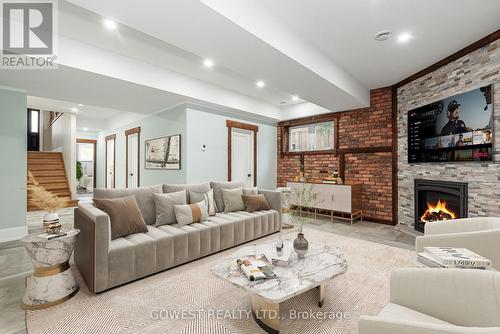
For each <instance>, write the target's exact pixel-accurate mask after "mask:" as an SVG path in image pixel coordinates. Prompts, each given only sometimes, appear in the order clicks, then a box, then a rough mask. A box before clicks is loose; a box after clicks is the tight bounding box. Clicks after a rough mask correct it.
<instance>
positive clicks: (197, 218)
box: [174, 201, 208, 226]
mask: <svg viewBox="0 0 500 334" xmlns="http://www.w3.org/2000/svg"><path fill="white" fill-rule="evenodd" d="M174 212H175V218H176V219H177V224H179V226H184V225H189V224H192V223H199V222H202V221H204V220H207V218H208V212H207V207H206V206H205V201H201V202H198V203H194V204H185V205H174Z"/></svg>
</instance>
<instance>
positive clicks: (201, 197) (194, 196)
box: [189, 189, 217, 216]
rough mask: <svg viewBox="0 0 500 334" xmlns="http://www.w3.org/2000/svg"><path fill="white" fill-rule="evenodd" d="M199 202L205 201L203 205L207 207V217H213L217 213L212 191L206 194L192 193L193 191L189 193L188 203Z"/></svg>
mask: <svg viewBox="0 0 500 334" xmlns="http://www.w3.org/2000/svg"><path fill="white" fill-rule="evenodd" d="M201 201H205V205H206V206H207V211H208V215H209V216H215V213H216V212H217V208H216V207H215V200H214V190H213V189H210V190H209V191H207V192H202V193H199V192H194V191H191V190H190V191H189V203H191V204H193V203H198V202H201Z"/></svg>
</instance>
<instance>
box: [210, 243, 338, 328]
mask: <svg viewBox="0 0 500 334" xmlns="http://www.w3.org/2000/svg"><path fill="white" fill-rule="evenodd" d="M276 242H277V240H273V241H271V242H267V243H264V244H257V245H250V246H246V247H243V248H241V249H239V250H238V251H237V252H236V253H234V254H233V255H232V256H231V257H230V258H227V259H224V260H222V261H219V262H217V263H216V264H215V265H214V266H213V267H212V270H211V271H212V273H213V274H214V275H216V276H217V277H219V278H221V279H224V280H226V281H228V282H230V283H231V284H233V285H235V286H238V287H240V288H242V289H244V290H246V291H248V292H250V293H251V294H252V311H253V315H254V318H255V320H256V321H257V323H258V324H259V326H261V327H262V328H263V329H264V330H266V331H267V332H268V333H279V331H280V318H281V316H280V311H279V310H280V308H279V305H280V303H281V302H283V301H285V300H288V299H290V298H292V297H294V296H296V295H299V294H301V293H303V292H305V291H308V290H310V289H313V288H318V289H319V303H318V304H319V307H322V306H323V302H324V298H325V296H324V293H325V285H326V283H327V282H328V281H329V280H331V279H332V278H334V277H336V276H338V275H340V274H343V273H345V272H346V271H347V262H346V260H345V258H344V254H343V253H342V251H341V250H340V249H339V248H337V247H331V246H329V245H325V244H324V243H323V242H320V241H315V240H313V241H309V251H308V252H307V254H306V255H305V257H304V258H301V259H300V258H298V257H297V254H296V253H295V252H292V255H291V261H290V265H289V266H287V267H282V266H274V267H273V271H274V272H275V273H276V275H277V276H278V277H277V278H274V279H268V280H261V281H253V282H252V281H249V280H248V279H247V278H246V277H245V276H244V275H243V274H242V273H241V272H240V270H238V268H237V266H236V260H237V259H238V258H242V257H245V256H248V255H260V254H274V253H275V252H276V250H275V246H276ZM284 243H285V247H292V248H293V246H292V243H293V241H292V239H285V240H284Z"/></svg>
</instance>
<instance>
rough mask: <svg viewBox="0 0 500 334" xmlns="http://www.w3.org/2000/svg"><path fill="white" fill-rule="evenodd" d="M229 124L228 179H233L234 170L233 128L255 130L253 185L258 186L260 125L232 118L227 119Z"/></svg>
mask: <svg viewBox="0 0 500 334" xmlns="http://www.w3.org/2000/svg"><path fill="white" fill-rule="evenodd" d="M226 126H227V147H228V150H227V153H228V156H227V171H228V174H227V180H228V181H231V172H232V170H231V169H232V166H231V165H232V153H233V146H232V145H233V143H232V136H233V135H232V133H233V128H237V129H243V130H249V131H252V132H253V185H254V187H255V186H257V133H258V132H259V127H258V126H257V125H253V124H247V123H241V122H236V121H232V120H229V119H228V120H226Z"/></svg>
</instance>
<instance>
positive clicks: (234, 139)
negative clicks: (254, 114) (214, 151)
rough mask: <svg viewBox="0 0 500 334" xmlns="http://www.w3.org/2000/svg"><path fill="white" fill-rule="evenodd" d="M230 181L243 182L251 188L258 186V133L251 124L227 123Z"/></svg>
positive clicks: (256, 128)
mask: <svg viewBox="0 0 500 334" xmlns="http://www.w3.org/2000/svg"><path fill="white" fill-rule="evenodd" d="M226 124H227V126H228V146H229V147H228V148H229V150H228V180H229V181H243V182H245V184H246V185H247V186H249V187H253V186H256V185H257V133H258V127H257V126H255V125H251V124H245V123H239V122H234V121H229V120H228V121H227V122H226Z"/></svg>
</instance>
